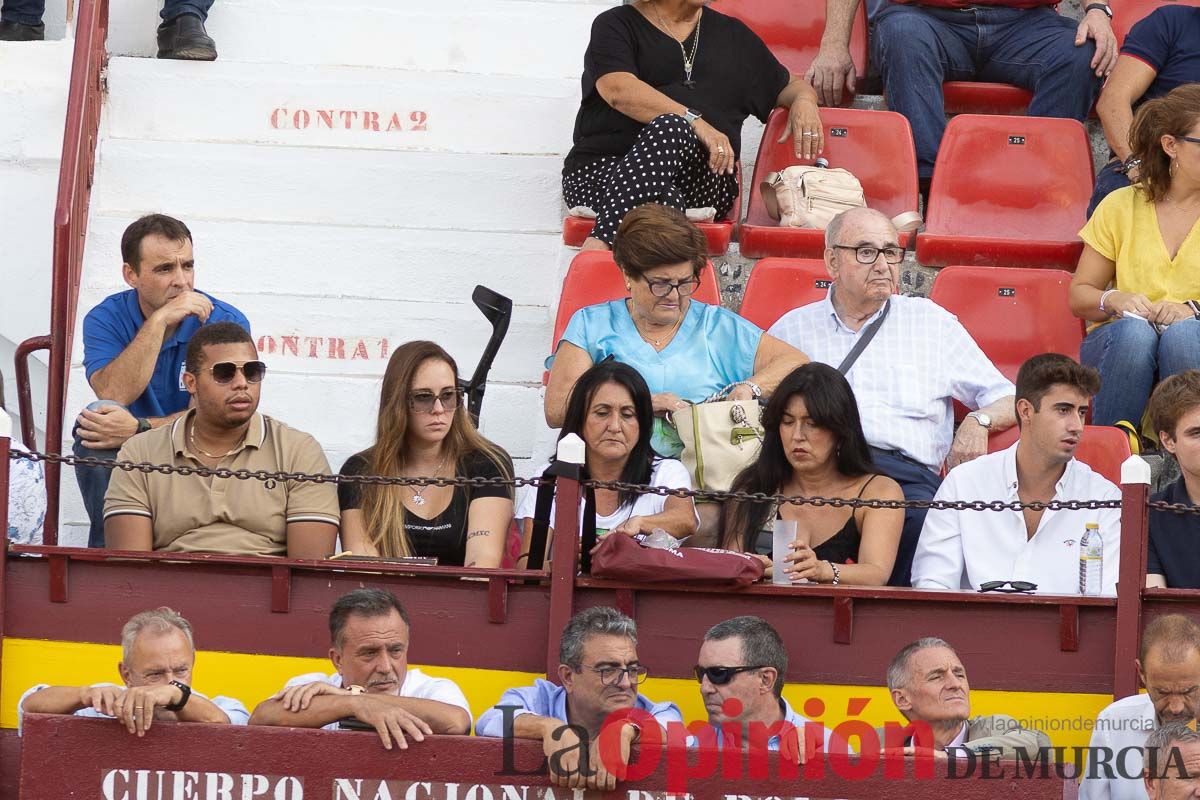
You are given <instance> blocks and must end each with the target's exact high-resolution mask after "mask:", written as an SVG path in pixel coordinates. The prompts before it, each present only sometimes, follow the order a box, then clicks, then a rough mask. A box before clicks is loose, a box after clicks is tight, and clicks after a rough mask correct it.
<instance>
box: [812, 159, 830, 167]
mask: <svg viewBox="0 0 1200 800" xmlns="http://www.w3.org/2000/svg"><path fill="white" fill-rule="evenodd" d="M813 166H814V167H819V168H820V169H829V159H827V158H825V157H824V156H818V158H817V160H816V161H814V162H813Z"/></svg>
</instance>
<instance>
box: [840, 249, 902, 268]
mask: <svg viewBox="0 0 1200 800" xmlns="http://www.w3.org/2000/svg"><path fill="white" fill-rule="evenodd" d="M833 249H834V250H853V251H854V257H855V258H857V259H858V263H860V264H874V263H875V260H876V259H877V258H879V254H880V253H883V260H884V261H886V262H887V263H889V264H899V263H900V262H901V261H903V260H904V248H903V247H855V246H853V245H849V244H835V245H834V246H833Z"/></svg>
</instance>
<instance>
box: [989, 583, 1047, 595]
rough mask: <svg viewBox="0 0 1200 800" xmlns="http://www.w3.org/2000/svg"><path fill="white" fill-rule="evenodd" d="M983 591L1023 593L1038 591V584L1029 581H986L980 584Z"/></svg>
mask: <svg viewBox="0 0 1200 800" xmlns="http://www.w3.org/2000/svg"><path fill="white" fill-rule="evenodd" d="M979 591H981V592H1004V593H1005V594H1021V593H1024V592H1036V591H1037V584H1036V583H1030V582H1029V581H985V582H984V583H981V584H979Z"/></svg>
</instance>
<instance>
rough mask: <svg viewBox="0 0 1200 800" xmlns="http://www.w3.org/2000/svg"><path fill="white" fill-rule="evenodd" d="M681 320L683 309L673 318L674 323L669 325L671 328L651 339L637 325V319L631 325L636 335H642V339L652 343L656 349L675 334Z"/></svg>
mask: <svg viewBox="0 0 1200 800" xmlns="http://www.w3.org/2000/svg"><path fill="white" fill-rule="evenodd" d="M681 322H683V311H682V310H681V311H680V312H679V318H678V319H676V320H675V324H674V325H672V326H671V330H669V331H667V332H666V334H665V335H664V336H663V337H662V338H661V339H651V338H650V337H649V336H647V335H646V334H644V333H642V329H641V328H639V327H638V324H637V320H634V321H633V327H634V329H635V330H637V332H638V336H641V337H642V341H645V342H648V343H650V344H651V345H653V346H654V348H655V349H658V348H659V347H662V343H663V342H665V341H667V340H669V339H670V338H671V337H672V336H674V335H675V331H677V330H679V324H680V323H681Z"/></svg>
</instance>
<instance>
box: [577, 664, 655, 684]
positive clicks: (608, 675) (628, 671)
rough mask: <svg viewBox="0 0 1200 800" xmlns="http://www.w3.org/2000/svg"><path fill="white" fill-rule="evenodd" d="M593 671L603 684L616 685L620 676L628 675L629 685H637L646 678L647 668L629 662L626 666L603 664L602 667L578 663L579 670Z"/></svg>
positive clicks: (619, 680) (619, 681)
mask: <svg viewBox="0 0 1200 800" xmlns="http://www.w3.org/2000/svg"><path fill="white" fill-rule="evenodd" d="M584 670H587V671H588V672H594V673H596V674H597V675H598V676H600V683H602V684H604V685H605V686H617V685H619V684H620V683H621V676H622V675H628V676H629V685H630V686H637V685H638V684H640V683H641V682H642V681H644V680H646V675H647V673H649V670H648V669H646V667H644V666H643V665H641V664H630V665H629V666H627V667H617V666H609V665H607V664H606V665H604V666H602V667H589V666H588V665H587V664H580V665H579V671H580V672H583V671H584Z"/></svg>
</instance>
